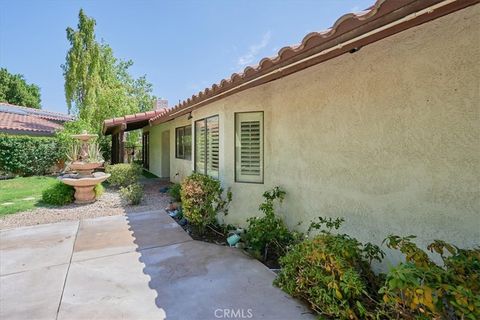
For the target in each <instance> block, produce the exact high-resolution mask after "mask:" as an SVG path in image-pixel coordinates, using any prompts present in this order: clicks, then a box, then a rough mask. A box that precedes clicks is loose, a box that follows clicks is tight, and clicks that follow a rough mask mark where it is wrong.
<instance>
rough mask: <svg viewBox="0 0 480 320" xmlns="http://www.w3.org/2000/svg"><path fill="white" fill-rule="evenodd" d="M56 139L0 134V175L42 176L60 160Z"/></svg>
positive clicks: (60, 155)
mask: <svg viewBox="0 0 480 320" xmlns="http://www.w3.org/2000/svg"><path fill="white" fill-rule="evenodd" d="M62 157H63V156H62V154H61V151H60V147H59V144H58V141H57V139H56V138H54V137H52V138H50V137H31V136H14V135H6V134H0V174H12V175H19V176H31V175H44V174H47V173H50V172H51V171H52V168H54V166H55V165H56V164H57V163H58V161H59V160H61V159H62Z"/></svg>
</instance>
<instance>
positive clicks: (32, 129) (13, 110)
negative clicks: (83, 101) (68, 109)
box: [0, 102, 73, 135]
mask: <svg viewBox="0 0 480 320" xmlns="http://www.w3.org/2000/svg"><path fill="white" fill-rule="evenodd" d="M72 119H73V118H72V117H71V116H69V115H67V114H63V113H58V112H51V111H45V110H38V109H33V108H27V107H22V106H16V105H13V104H9V103H5V102H0V132H5V133H12V134H34V135H54V134H55V131H56V130H58V129H61V128H62V127H63V125H62V123H63V122H65V121H67V120H72Z"/></svg>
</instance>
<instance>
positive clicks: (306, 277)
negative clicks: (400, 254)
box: [274, 217, 383, 319]
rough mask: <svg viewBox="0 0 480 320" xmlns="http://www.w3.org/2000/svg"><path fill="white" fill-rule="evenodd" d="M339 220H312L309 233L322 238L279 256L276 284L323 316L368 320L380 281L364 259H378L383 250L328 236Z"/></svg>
mask: <svg viewBox="0 0 480 320" xmlns="http://www.w3.org/2000/svg"><path fill="white" fill-rule="evenodd" d="M342 222H343V219H331V218H330V219H325V218H322V217H320V218H319V222H314V223H313V224H312V225H313V226H311V228H310V230H312V229H317V230H320V234H319V235H317V236H315V237H313V238H312V239H310V240H309V239H307V240H304V241H302V242H301V243H298V244H296V245H294V246H293V247H292V248H291V249H290V250H289V251H288V253H287V254H286V255H285V256H284V257H282V258H280V264H281V266H282V270H281V272H280V274H279V276H278V277H277V279H275V282H274V283H275V285H277V286H279V287H280V288H282V289H283V290H284V291H285V292H287V293H289V294H290V295H292V296H294V297H298V298H301V299H304V300H306V301H307V302H308V303H309V304H310V305H311V307H312V309H313V310H314V311H316V312H317V313H318V314H320V315H321V316H324V317H331V318H334V319H365V318H372V317H373V316H374V312H373V310H374V309H375V306H376V297H377V291H378V284H377V282H378V281H377V278H376V276H375V275H374V273H373V272H372V270H371V267H370V265H369V263H368V261H367V260H369V259H375V260H378V261H380V260H381V258H382V256H383V252H381V251H380V249H379V248H378V247H376V248H375V249H373V247H374V245H372V244H367V245H362V244H361V243H360V242H359V241H357V240H356V239H354V238H351V237H349V236H348V235H345V234H333V233H331V229H338V228H339V227H340V226H341V224H342ZM367 246H368V249H366V248H367ZM365 252H368V254H369V256H368V257H366V256H365Z"/></svg>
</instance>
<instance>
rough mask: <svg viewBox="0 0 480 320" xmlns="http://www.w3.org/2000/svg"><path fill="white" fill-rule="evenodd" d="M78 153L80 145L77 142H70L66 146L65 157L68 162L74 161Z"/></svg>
mask: <svg viewBox="0 0 480 320" xmlns="http://www.w3.org/2000/svg"><path fill="white" fill-rule="evenodd" d="M79 155H80V145H79V144H78V143H72V144H71V145H69V146H68V152H67V153H66V157H67V159H68V160H69V161H70V162H74V161H77V160H78V157H79Z"/></svg>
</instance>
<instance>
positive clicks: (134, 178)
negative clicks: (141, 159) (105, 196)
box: [105, 163, 143, 187]
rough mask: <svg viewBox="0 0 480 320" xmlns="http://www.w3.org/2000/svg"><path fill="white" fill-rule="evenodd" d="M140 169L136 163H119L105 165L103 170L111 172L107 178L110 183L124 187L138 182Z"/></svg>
mask: <svg viewBox="0 0 480 320" xmlns="http://www.w3.org/2000/svg"><path fill="white" fill-rule="evenodd" d="M142 170H143V169H142V167H141V166H140V165H138V164H128V163H119V164H114V165H109V166H107V168H106V170H105V171H106V172H107V173H110V174H111V176H110V178H108V180H107V181H108V183H110V185H112V186H114V187H126V186H128V185H130V184H132V183H136V182H138V179H139V178H140V175H141V174H142Z"/></svg>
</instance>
